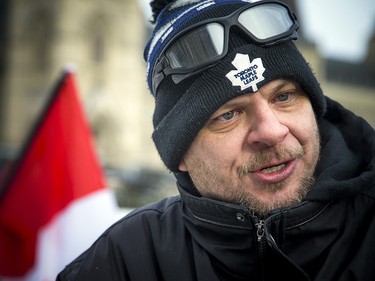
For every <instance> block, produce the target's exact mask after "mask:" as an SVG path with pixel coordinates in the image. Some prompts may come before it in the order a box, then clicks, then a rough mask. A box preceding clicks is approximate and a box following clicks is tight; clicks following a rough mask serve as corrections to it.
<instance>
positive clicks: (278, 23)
mask: <svg viewBox="0 0 375 281" xmlns="http://www.w3.org/2000/svg"><path fill="white" fill-rule="evenodd" d="M238 22H239V23H240V24H241V25H242V26H243V27H244V28H245V29H247V30H248V31H249V32H250V33H251V34H252V35H253V36H255V37H256V38H258V39H260V40H266V39H270V38H273V37H275V36H278V35H280V34H283V33H285V32H287V31H289V30H290V28H291V27H292V26H293V21H292V20H291V18H290V16H289V14H288V11H287V10H286V9H285V8H284V7H283V6H280V5H274V4H268V5H263V6H255V7H252V8H250V9H247V10H245V11H243V12H242V13H241V14H240V15H239V17H238Z"/></svg>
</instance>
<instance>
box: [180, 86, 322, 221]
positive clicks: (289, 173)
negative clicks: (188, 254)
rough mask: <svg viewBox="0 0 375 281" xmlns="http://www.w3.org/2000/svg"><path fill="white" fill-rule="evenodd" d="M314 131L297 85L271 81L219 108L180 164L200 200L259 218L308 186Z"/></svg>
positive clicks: (316, 141) (315, 153)
mask: <svg viewBox="0 0 375 281" xmlns="http://www.w3.org/2000/svg"><path fill="white" fill-rule="evenodd" d="M319 149H320V146H319V132H318V127H317V123H316V119H315V115H314V112H313V109H312V106H311V103H310V100H309V98H308V97H307V95H306V94H305V93H304V92H303V91H302V90H301V88H300V87H299V85H298V84H297V83H294V82H291V81H287V80H281V79H279V80H274V81H272V82H270V83H268V84H266V85H265V86H263V87H262V88H260V89H259V91H258V92H256V93H250V94H246V95H243V96H239V97H236V98H234V99H232V100H230V101H229V102H227V103H226V104H224V105H223V106H222V107H221V108H219V109H218V110H217V111H216V112H215V113H214V114H213V116H212V117H211V118H210V120H209V121H208V122H207V124H206V125H205V126H204V128H203V129H202V130H201V131H200V132H199V134H198V135H197V137H196V138H195V140H194V142H193V143H192V144H191V146H190V148H189V150H188V151H187V153H186V155H185V157H184V159H183V160H182V161H181V163H180V165H179V169H180V170H181V171H187V172H188V173H189V174H190V177H191V178H192V180H193V182H194V184H195V185H196V187H197V189H198V190H199V192H200V193H201V194H202V196H204V197H208V198H214V199H218V200H222V201H225V202H231V203H235V204H242V205H244V206H245V207H247V208H249V209H251V210H253V211H255V212H256V213H257V214H258V215H260V216H264V215H266V214H267V213H268V212H269V211H270V210H272V209H275V208H280V207H285V206H290V205H293V204H296V203H298V202H300V201H301V200H302V198H303V197H304V196H305V195H306V193H307V192H308V190H309V189H310V187H311V185H312V184H313V174H314V170H315V166H316V163H317V161H318V157H319Z"/></svg>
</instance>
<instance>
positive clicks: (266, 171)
mask: <svg viewBox="0 0 375 281" xmlns="http://www.w3.org/2000/svg"><path fill="white" fill-rule="evenodd" d="M286 165H287V163H281V164H279V165H276V166H271V167H266V168H263V169H261V170H260V171H261V172H262V173H264V174H271V173H274V172H277V171H280V170H281V169H283V168H284V167H285V166H286Z"/></svg>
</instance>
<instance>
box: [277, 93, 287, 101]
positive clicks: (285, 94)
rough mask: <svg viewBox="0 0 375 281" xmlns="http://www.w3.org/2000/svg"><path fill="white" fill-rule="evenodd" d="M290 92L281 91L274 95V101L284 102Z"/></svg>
mask: <svg viewBox="0 0 375 281" xmlns="http://www.w3.org/2000/svg"><path fill="white" fill-rule="evenodd" d="M290 96H291V94H290V93H282V94H280V95H278V96H277V97H276V99H275V100H276V102H284V101H287V100H289V99H290Z"/></svg>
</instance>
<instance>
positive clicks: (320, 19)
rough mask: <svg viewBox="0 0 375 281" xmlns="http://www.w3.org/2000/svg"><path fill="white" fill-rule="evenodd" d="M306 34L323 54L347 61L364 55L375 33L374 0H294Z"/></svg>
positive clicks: (364, 56) (357, 60)
mask: <svg viewBox="0 0 375 281" xmlns="http://www.w3.org/2000/svg"><path fill="white" fill-rule="evenodd" d="M296 3H297V8H298V10H299V11H297V12H298V15H297V17H298V21H299V22H300V23H301V25H302V26H303V30H304V32H305V33H304V35H305V37H306V38H308V39H309V40H311V41H312V42H314V43H315V44H316V45H317V46H318V49H319V52H320V53H321V54H322V56H324V57H328V58H335V59H339V60H343V61H348V62H360V61H361V60H363V59H365V58H366V55H367V51H368V50H367V48H368V42H369V40H370V39H371V36H372V35H373V34H374V33H375V0H296Z"/></svg>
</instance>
